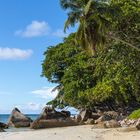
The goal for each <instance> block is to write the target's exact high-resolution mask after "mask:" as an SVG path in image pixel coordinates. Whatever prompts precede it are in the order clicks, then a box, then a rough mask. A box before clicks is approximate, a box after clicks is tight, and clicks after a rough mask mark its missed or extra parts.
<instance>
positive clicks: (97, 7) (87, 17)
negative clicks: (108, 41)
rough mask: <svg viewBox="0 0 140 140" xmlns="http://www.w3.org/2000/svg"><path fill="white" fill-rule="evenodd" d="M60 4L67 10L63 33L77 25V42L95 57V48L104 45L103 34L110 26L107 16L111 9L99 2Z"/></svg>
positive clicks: (78, 0)
mask: <svg viewBox="0 0 140 140" xmlns="http://www.w3.org/2000/svg"><path fill="white" fill-rule="evenodd" d="M60 4H61V7H62V8H63V9H65V10H68V19H67V20H66V22H65V26H64V31H66V28H68V27H69V26H74V25H75V24H76V23H78V25H79V26H78V29H77V33H76V40H77V42H78V43H79V44H80V45H81V46H82V47H83V48H85V49H86V50H87V51H88V52H90V53H91V54H92V55H95V54H96V49H97V46H99V45H103V44H104V43H105V33H106V31H107V29H108V27H109V24H110V21H109V18H108V15H109V14H110V13H111V12H110V10H112V9H109V5H108V4H107V3H103V2H101V1H100V0H99V1H97V0H60ZM110 15H111V14H110Z"/></svg>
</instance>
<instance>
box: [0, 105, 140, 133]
mask: <svg viewBox="0 0 140 140" xmlns="http://www.w3.org/2000/svg"><path fill="white" fill-rule="evenodd" d="M77 125H92V128H93V129H94V128H119V127H123V128H124V131H134V130H140V118H139V119H128V118H127V116H126V115H123V114H122V113H118V112H115V111H106V112H101V111H98V112H91V111H89V110H81V111H80V113H79V114H78V115H76V116H74V117H71V113H70V112H69V111H64V110H63V111H60V112H58V111H56V110H55V109H53V108H51V107H48V106H47V107H45V108H44V109H43V111H42V113H41V114H40V115H39V117H38V118H37V119H36V120H34V121H33V120H32V119H31V118H29V117H27V116H26V115H24V114H23V113H21V112H20V110H19V109H18V108H14V109H13V110H12V113H11V115H10V117H9V119H8V122H7V124H4V123H0V132H4V129H6V128H8V127H9V126H12V127H16V128H21V127H29V128H31V129H42V128H52V127H66V126H77Z"/></svg>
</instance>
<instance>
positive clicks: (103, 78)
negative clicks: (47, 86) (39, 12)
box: [42, 0, 140, 110]
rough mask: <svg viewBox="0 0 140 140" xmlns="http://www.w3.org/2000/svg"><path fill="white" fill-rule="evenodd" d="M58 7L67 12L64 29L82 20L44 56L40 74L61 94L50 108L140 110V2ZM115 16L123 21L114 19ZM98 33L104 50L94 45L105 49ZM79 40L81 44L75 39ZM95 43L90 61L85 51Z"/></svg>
mask: <svg viewBox="0 0 140 140" xmlns="http://www.w3.org/2000/svg"><path fill="white" fill-rule="evenodd" d="M60 3H61V6H62V7H63V8H65V9H68V19H67V21H66V25H65V27H68V25H71V26H74V25H75V23H77V22H79V28H78V30H77V32H76V33H72V34H70V35H69V36H68V37H67V38H65V39H64V40H63V42H62V43H60V44H58V45H56V46H50V47H49V48H48V49H47V50H46V51H45V53H44V56H45V58H44V61H43V63H42V76H45V77H46V78H47V79H48V80H49V81H50V82H52V83H56V84H57V87H56V89H57V90H58V96H57V97H56V98H55V99H54V100H53V101H51V102H49V103H48V104H51V105H53V106H54V107H61V108H63V107H65V106H73V107H76V108H88V109H93V108H95V107H102V108H108V109H110V110H116V109H118V108H119V107H120V108H122V109H123V108H125V107H129V106H131V107H133V106H140V82H139V81H140V51H139V50H140V46H139V44H140V38H139V35H140V14H139V13H140V11H139V7H140V6H139V5H140V3H139V1H138V0H134V1H132V0H118V1H115V0H110V1H108V2H106V1H103V0H99V1H94V0H60ZM112 7H115V9H113V12H115V11H114V10H117V7H119V9H118V10H120V11H119V12H118V11H116V12H115V13H111V14H109V13H110V12H108V11H111V10H112ZM105 9H109V10H107V11H106V12H105V11H104V10H105ZM94 12H95V13H94ZM101 13H102V14H101ZM116 13H117V15H118V13H119V17H118V16H117V18H116V20H113V17H112V15H115V14H116ZM74 15H75V16H74ZM100 18H101V19H103V20H99V19H100ZM80 26H81V27H80ZM106 26H108V27H106ZM90 29H91V30H90ZM89 30H90V31H91V32H90V34H89V32H88V31H89ZM100 35H101V36H102V37H101V38H102V39H103V38H104V39H103V40H105V44H104V46H105V47H100V45H98V43H97V42H96V41H97V40H98V41H99V44H100V43H101V44H102V45H101V46H103V40H102V39H101V38H100ZM95 36H96V38H97V39H95ZM77 37H78V42H79V43H77V42H76V41H75V39H76V38H77ZM95 42H96V45H95V46H96V48H97V50H98V51H97V53H96V57H91V55H89V53H87V52H89V51H91V50H90V49H89V48H92V50H93V47H91V46H90V45H89V44H92V43H95ZM95 46H94V47H95ZM97 46H98V47H97ZM85 48H86V49H85ZM87 48H88V49H87Z"/></svg>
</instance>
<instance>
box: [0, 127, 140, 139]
mask: <svg viewBox="0 0 140 140" xmlns="http://www.w3.org/2000/svg"><path fill="white" fill-rule="evenodd" d="M32 139H33V140H45V139H46V140H140V131H134V132H120V131H119V129H92V126H91V125H86V126H73V127H63V128H51V129H42V130H31V131H23V132H4V133H0V140H32Z"/></svg>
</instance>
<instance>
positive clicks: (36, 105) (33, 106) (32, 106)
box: [27, 102, 45, 111]
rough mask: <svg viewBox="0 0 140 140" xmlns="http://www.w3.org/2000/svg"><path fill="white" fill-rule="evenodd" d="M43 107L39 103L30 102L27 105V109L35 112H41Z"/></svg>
mask: <svg viewBox="0 0 140 140" xmlns="http://www.w3.org/2000/svg"><path fill="white" fill-rule="evenodd" d="M44 106H45V105H43V104H40V103H33V102H30V103H28V104H27V109H29V110H33V111H37V110H42V109H43V107H44Z"/></svg>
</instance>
